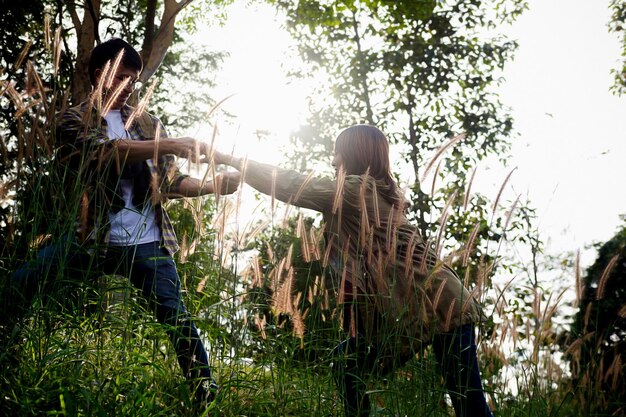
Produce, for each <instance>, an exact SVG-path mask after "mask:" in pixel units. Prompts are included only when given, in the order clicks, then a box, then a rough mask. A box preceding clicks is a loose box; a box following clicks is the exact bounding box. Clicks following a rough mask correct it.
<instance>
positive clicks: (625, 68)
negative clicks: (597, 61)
mask: <svg viewBox="0 0 626 417" xmlns="http://www.w3.org/2000/svg"><path fill="white" fill-rule="evenodd" d="M609 8H610V10H611V18H610V20H609V31H610V32H613V33H615V34H616V35H618V36H619V37H620V43H621V45H622V54H621V62H620V66H619V67H618V68H615V69H613V71H612V73H613V76H614V84H613V86H612V87H611V89H612V91H613V92H614V93H615V94H618V95H623V94H624V93H625V92H626V1H624V0H611V2H610V3H609Z"/></svg>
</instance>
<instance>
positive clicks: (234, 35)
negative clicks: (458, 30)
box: [201, 0, 626, 264]
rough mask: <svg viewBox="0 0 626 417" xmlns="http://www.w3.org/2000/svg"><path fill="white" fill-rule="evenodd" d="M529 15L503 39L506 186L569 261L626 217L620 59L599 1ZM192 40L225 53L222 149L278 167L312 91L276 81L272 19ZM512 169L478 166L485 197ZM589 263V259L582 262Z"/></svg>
mask: <svg viewBox="0 0 626 417" xmlns="http://www.w3.org/2000/svg"><path fill="white" fill-rule="evenodd" d="M529 4H530V10H528V11H527V12H526V13H525V14H524V15H523V16H522V17H521V18H520V19H519V21H518V22H517V23H516V24H515V25H513V27H509V28H504V29H503V31H504V32H505V33H507V34H508V35H509V36H510V37H511V38H513V39H517V40H518V41H519V44H520V47H519V50H518V52H517V54H516V58H515V61H514V62H512V63H509V65H508V67H507V68H506V70H505V73H504V77H505V78H506V83H505V84H504V85H503V86H502V87H501V89H500V90H499V91H500V93H501V98H502V101H503V102H504V103H505V104H507V105H509V106H510V107H511V108H512V110H513V115H514V118H515V126H516V128H517V130H518V132H519V134H520V136H519V137H517V138H515V139H514V140H513V143H514V146H513V150H512V158H511V160H510V163H509V166H510V167H515V166H516V167H518V169H517V170H516V172H515V173H514V174H513V177H512V179H511V184H512V186H513V189H514V190H515V193H518V194H519V193H522V194H524V195H526V194H527V195H529V197H530V199H531V202H532V204H533V205H534V206H535V207H537V208H538V214H539V221H540V224H539V226H540V229H541V230H542V233H543V239H544V240H546V241H549V242H550V248H551V250H552V251H556V252H563V251H570V250H571V251H574V250H576V249H579V248H580V249H583V248H584V246H585V245H588V244H590V243H592V242H593V241H604V240H607V239H609V238H610V237H611V236H612V235H613V234H614V233H615V232H616V230H617V227H618V226H619V224H620V220H619V218H618V215H619V214H621V213H626V193H625V192H624V191H623V186H622V185H621V181H620V180H622V179H626V164H625V163H624V162H623V161H622V159H623V158H624V157H626V145H625V141H624V139H623V136H624V132H626V117H625V115H626V97H625V98H617V97H614V96H613V95H611V93H609V87H610V85H611V82H612V79H611V75H610V73H609V71H610V69H611V68H613V67H615V66H616V65H617V64H616V63H617V60H618V58H619V56H620V53H621V51H620V46H619V43H618V40H617V36H616V35H613V34H609V33H608V30H607V22H608V19H609V10H608V0H603V1H598V0H568V1H567V2H564V1H558V0H530V1H529ZM201 36H202V39H205V40H206V42H207V45H210V48H212V49H218V50H219V49H223V50H227V51H230V52H231V56H230V58H229V59H227V60H226V62H225V63H224V65H223V67H222V70H221V72H220V74H218V76H217V79H216V81H217V84H218V88H217V90H216V93H215V97H218V98H220V97H226V96H228V95H230V94H233V93H234V94H236V95H235V96H234V97H232V98H230V99H229V100H228V101H227V102H226V103H225V104H224V109H225V110H227V111H229V112H231V113H233V114H234V115H236V116H237V118H236V119H235V121H234V122H233V123H232V125H231V126H228V125H226V122H225V120H220V121H219V125H220V127H221V131H222V133H221V135H220V139H219V147H220V148H222V149H223V150H230V149H231V148H232V147H234V148H235V153H237V154H240V155H241V154H244V153H246V152H247V153H248V154H249V155H250V157H251V158H253V159H259V160H262V161H266V162H280V154H279V153H277V152H276V150H277V149H278V148H279V146H280V145H282V144H284V143H285V142H286V140H287V138H288V136H289V132H290V131H292V130H294V129H296V128H297V127H298V126H299V125H300V124H302V123H304V122H305V120H306V101H305V97H306V94H307V92H308V91H309V90H310V85H307V84H306V83H305V82H298V83H295V82H293V81H291V80H288V79H287V78H286V77H285V72H286V68H285V67H284V65H285V64H288V63H289V62H291V56H292V54H293V52H290V51H289V50H288V49H289V45H290V44H292V42H291V41H290V39H289V36H288V35H287V34H286V33H285V32H284V30H282V29H281V28H280V27H279V24H278V23H277V22H276V21H275V20H274V12H273V11H271V9H269V8H267V7H259V6H257V7H254V8H248V9H246V8H243V7H240V8H238V9H233V11H232V12H231V14H230V17H229V20H228V22H227V24H226V25H225V27H223V28H213V29H210V30H209V31H207V32H205V33H202V34H201ZM257 129H260V130H266V131H268V132H269V133H270V134H269V136H268V139H265V140H261V141H260V140H258V139H256V136H255V134H254V132H255V130H257ZM509 170H510V168H507V169H506V170H501V169H498V168H495V167H488V166H487V167H482V166H481V167H479V172H478V177H480V176H481V173H483V174H484V177H483V182H484V181H488V180H485V179H488V178H497V181H495V182H494V183H493V185H492V186H491V189H492V190H493V189H495V190H496V191H497V188H498V187H499V185H500V183H501V182H502V180H503V179H504V177H505V176H506V173H507V172H508V171H509ZM494 173H497V175H493V174H494ZM494 193H495V191H494V192H493V193H492V194H494ZM488 194H489V193H488ZM594 256H595V255H594V254H593V252H587V254H586V255H585V257H584V258H583V261H584V263H585V264H588V263H589V262H591V261H593V257H594Z"/></svg>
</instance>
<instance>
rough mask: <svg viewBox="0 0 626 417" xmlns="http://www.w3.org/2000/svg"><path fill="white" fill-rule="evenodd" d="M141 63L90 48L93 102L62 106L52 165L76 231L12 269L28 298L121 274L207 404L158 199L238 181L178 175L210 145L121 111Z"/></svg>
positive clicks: (125, 52)
mask: <svg viewBox="0 0 626 417" xmlns="http://www.w3.org/2000/svg"><path fill="white" fill-rule="evenodd" d="M142 67H143V63H142V61H141V57H140V56H139V54H138V53H137V51H136V50H135V49H134V48H133V47H132V46H131V45H129V44H128V43H127V42H125V41H123V40H121V39H111V40H108V41H106V42H104V43H102V44H100V45H98V46H96V47H95V48H94V49H93V50H92V53H91V58H90V62H89V77H90V81H91V84H92V87H93V90H92V93H91V96H90V97H89V99H88V100H87V101H85V102H83V103H81V104H80V105H78V106H76V107H73V108H70V109H68V110H67V111H66V112H65V113H64V114H63V115H61V116H60V118H59V121H58V124H57V127H58V129H57V131H58V135H57V140H58V142H59V144H60V145H61V146H60V151H59V153H58V158H57V160H58V163H59V166H60V168H61V171H62V173H61V175H62V177H63V178H64V181H63V182H64V184H65V188H66V196H67V198H68V199H69V200H70V201H71V200H73V201H75V202H76V203H75V204H71V203H69V202H68V203H67V205H68V207H69V206H70V205H73V206H74V207H73V209H74V211H75V214H76V217H77V218H78V219H77V222H76V234H75V235H74V234H73V233H72V234H71V236H68V237H63V238H61V239H57V241H56V242H55V243H54V244H52V245H50V246H48V247H46V248H44V249H42V250H41V251H40V252H39V254H38V256H37V259H36V260H35V261H33V262H30V263H28V264H27V265H25V266H24V267H22V268H21V269H20V270H19V271H17V272H16V274H15V282H17V285H18V287H19V288H20V291H21V292H22V294H23V295H24V298H25V299H27V300H29V299H30V298H32V295H34V292H35V290H36V289H37V287H45V284H42V282H41V281H42V277H43V278H44V280H45V279H48V280H50V279H51V280H55V279H59V278H64V277H67V276H70V277H74V276H78V277H82V279H85V278H86V277H89V276H91V277H93V276H94V274H101V273H107V274H117V275H123V276H126V277H128V278H129V279H130V281H131V282H132V283H133V284H134V285H135V286H136V287H137V288H138V289H139V290H140V291H141V293H142V295H143V296H144V297H145V298H146V299H147V300H148V301H149V305H150V306H151V308H152V309H153V311H154V313H155V315H156V318H157V320H158V321H159V322H160V323H163V324H164V325H166V328H167V332H168V334H169V336H170V339H171V341H172V344H173V345H174V348H175V350H176V353H177V357H178V362H179V364H180V366H181V369H182V371H183V374H184V375H185V377H187V378H189V379H190V380H192V381H193V382H194V384H196V385H194V389H195V394H196V398H197V399H198V400H200V401H203V402H204V401H211V400H212V399H213V397H214V395H215V392H216V391H217V385H216V384H215V381H214V380H213V378H212V377H211V372H210V369H209V364H208V356H207V353H206V350H205V348H204V346H203V343H202V341H201V340H200V338H199V335H198V331H197V329H196V327H195V325H194V323H193V322H192V321H191V319H190V317H189V313H188V312H187V310H186V308H185V306H184V304H183V302H182V299H181V293H180V280H179V276H178V273H177V270H176V265H175V263H174V260H173V258H172V256H173V255H174V253H175V252H176V251H177V250H178V243H177V240H176V236H175V233H174V229H173V227H172V224H171V222H170V220H169V218H168V216H167V213H166V212H165V210H164V208H163V205H162V202H163V200H164V199H165V198H172V197H197V196H202V195H206V194H212V193H217V194H229V193H232V192H234V191H235V190H236V189H237V186H238V184H239V182H240V177H239V174H236V173H229V174H221V175H220V176H219V177H218V178H216V181H209V182H206V183H204V182H202V181H201V180H198V179H195V178H191V177H189V176H186V175H183V174H181V173H180V172H179V171H178V169H177V167H176V165H175V157H174V155H175V156H178V157H183V158H187V159H188V160H189V161H191V162H208V161H209V158H210V152H211V149H210V146H209V145H207V144H205V143H203V142H200V141H197V140H196V139H193V138H188V137H185V138H168V137H167V134H166V132H165V129H164V128H163V126H162V124H161V122H160V121H159V120H158V119H157V118H155V117H154V116H151V115H149V114H148V113H146V112H142V111H138V110H136V109H134V108H132V107H130V106H129V105H127V103H126V102H127V100H128V99H129V97H130V96H131V94H132V93H133V91H134V85H135V83H136V81H137V79H138V77H139V74H140V73H141V70H142ZM71 196H77V197H76V198H73V199H72V198H71ZM76 206H78V208H76ZM102 253H104V255H102ZM60 271H61V272H60ZM46 277H52V278H46Z"/></svg>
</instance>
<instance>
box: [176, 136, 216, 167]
mask: <svg viewBox="0 0 626 417" xmlns="http://www.w3.org/2000/svg"><path fill="white" fill-rule="evenodd" d="M172 142H173V153H174V154H175V155H176V156H179V157H181V158H186V159H188V160H189V161H191V162H195V163H207V162H209V159H210V155H211V145H209V144H208V143H205V142H201V141H199V140H197V139H194V138H190V137H180V138H175V139H173V141H172Z"/></svg>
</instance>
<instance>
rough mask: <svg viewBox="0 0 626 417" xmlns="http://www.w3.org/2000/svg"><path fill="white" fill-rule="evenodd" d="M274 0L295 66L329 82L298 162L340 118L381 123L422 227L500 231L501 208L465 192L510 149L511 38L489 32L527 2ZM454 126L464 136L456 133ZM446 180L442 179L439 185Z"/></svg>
mask: <svg viewBox="0 0 626 417" xmlns="http://www.w3.org/2000/svg"><path fill="white" fill-rule="evenodd" d="M271 3H274V4H276V5H277V6H278V7H279V8H280V9H281V10H283V11H284V12H285V13H286V16H287V24H288V28H289V30H290V32H291V33H292V35H293V36H294V37H295V38H296V39H297V40H298V48H299V51H300V54H301V56H302V58H303V60H304V61H305V62H306V63H307V65H308V67H307V68H306V69H305V70H302V71H294V75H298V76H304V75H305V74H307V73H309V72H318V73H320V75H322V76H323V77H324V78H325V79H326V80H327V81H326V82H323V83H320V84H321V85H320V87H319V88H318V90H317V92H316V93H317V94H316V95H315V96H314V97H312V98H311V108H312V111H313V113H312V116H311V118H310V125H309V126H306V127H303V128H302V129H301V131H300V132H298V133H296V135H295V136H294V138H293V140H294V141H295V142H296V143H297V146H295V147H294V149H298V150H300V151H296V152H295V153H296V155H295V158H294V159H295V160H296V161H297V162H296V165H299V166H304V165H305V161H311V159H312V158H321V157H324V158H328V154H329V153H330V152H331V150H332V140H333V139H334V137H335V135H336V132H338V131H339V130H340V129H341V128H343V127H345V126H348V125H351V124H354V123H369V124H373V125H376V126H378V127H379V128H381V129H382V130H383V131H384V132H385V133H386V134H387V135H388V137H389V138H390V140H391V141H392V142H393V143H394V144H395V145H396V148H397V149H399V150H400V152H401V153H402V156H403V158H404V160H405V162H406V164H407V168H408V169H409V170H410V172H412V174H411V178H414V182H413V184H410V185H409V188H410V190H411V193H412V194H411V198H410V199H409V201H410V202H411V208H410V209H411V210H410V211H411V215H412V218H413V220H415V221H416V223H417V225H418V227H419V229H420V230H421V232H422V234H423V235H424V236H426V237H430V238H431V239H432V240H433V241H435V240H437V241H438V242H439V241H440V242H441V243H442V245H441V246H442V247H443V246H445V247H447V248H448V249H449V248H450V247H455V246H458V245H459V244H461V243H463V242H467V241H468V240H469V237H470V236H471V234H472V231H474V230H475V229H476V231H477V233H476V234H475V237H474V239H475V242H476V246H477V247H478V246H481V245H480V243H481V242H483V241H487V240H494V241H497V240H498V238H499V237H500V236H501V235H502V234H503V233H504V232H505V230H504V228H505V227H506V226H507V223H508V221H505V219H504V218H502V217H501V216H499V215H498V216H495V218H494V217H493V216H491V218H492V219H493V220H490V214H491V213H490V211H491V205H490V204H489V202H488V200H487V199H486V198H485V197H484V196H481V195H474V196H471V197H470V196H465V195H464V191H465V193H469V192H470V188H471V183H472V176H471V172H472V168H474V167H475V166H476V165H477V164H478V162H480V161H482V160H484V159H486V158H487V157H490V156H491V157H494V156H495V157H500V158H501V159H504V158H505V155H506V151H507V150H508V149H509V143H508V137H509V136H510V135H511V134H512V120H511V116H510V114H509V113H508V111H507V110H506V108H505V107H504V106H503V105H502V103H501V102H500V101H499V99H498V95H497V94H496V93H495V92H494V88H495V87H497V85H498V84H499V82H500V79H499V78H498V72H499V71H500V70H502V68H503V66H504V65H505V63H506V62H507V61H509V60H510V59H511V58H512V56H513V52H514V50H515V48H516V44H515V42H512V41H509V40H507V39H506V38H505V37H504V36H502V35H498V34H496V35H493V34H492V32H493V30H494V29H495V28H496V27H497V25H498V24H501V23H505V22H510V21H511V20H513V19H514V18H515V17H516V16H517V15H518V14H519V13H520V12H521V11H522V10H523V9H524V8H525V2H523V1H518V0H511V1H501V2H498V3H497V5H496V7H493V6H494V5H493V4H492V3H489V2H483V1H478V0H475V1H471V2H467V1H444V2H435V1H427V0H424V1H394V2H391V1H382V0H381V1H352V0H351V1H344V0H335V1H315V0H309V1H300V2H290V1H281V0H276V1H271ZM459 133H464V134H465V137H464V138H463V139H461V138H457V139H456V140H455V141H454V142H453V143H450V139H451V138H452V137H455V136H456V135H457V134H459ZM444 145H445V146H446V147H448V148H449V150H448V153H449V156H448V157H446V158H445V159H444V158H442V159H441V162H440V163H439V164H438V165H436V164H435V165H428V164H427V157H428V156H429V155H433V154H435V153H436V152H437V151H438V150H439V149H442V148H443V147H444ZM398 166H400V164H398ZM427 170H428V171H430V173H431V174H432V177H433V185H432V190H431V191H433V192H432V193H431V194H430V195H429V194H428V193H427V190H426V188H427V186H426V184H423V183H422V180H423V179H424V178H425V177H426V172H425V171H427ZM403 172H404V175H405V176H406V170H404V169H403ZM441 180H443V181H444V183H443V185H442V186H440V187H435V182H436V181H441ZM496 200H497V199H496ZM496 203H497V201H496ZM494 207H497V204H496V205H495V206H494ZM448 208H449V209H448ZM446 209H448V212H444V210H446ZM494 210H495V208H494ZM441 219H445V220H446V221H447V223H446V224H443V222H442V221H441ZM436 229H440V231H441V232H440V233H441V236H437V235H436V234H435V233H434V232H433V231H434V230H436ZM470 250H471V248H470ZM475 255H476V256H478V258H474V259H479V257H480V254H475ZM476 279H477V278H476V277H474V280H476Z"/></svg>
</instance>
